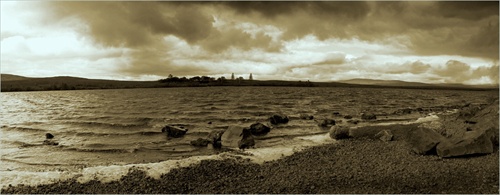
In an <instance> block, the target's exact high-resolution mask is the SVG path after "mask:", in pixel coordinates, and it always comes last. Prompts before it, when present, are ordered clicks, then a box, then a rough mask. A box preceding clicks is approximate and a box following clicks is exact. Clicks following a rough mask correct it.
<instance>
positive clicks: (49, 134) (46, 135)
mask: <svg viewBox="0 0 500 195" xmlns="http://www.w3.org/2000/svg"><path fill="white" fill-rule="evenodd" d="M52 138H54V135H52V134H51V133H46V134H45V139H52Z"/></svg>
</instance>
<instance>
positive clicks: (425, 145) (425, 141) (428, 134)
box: [408, 127, 445, 154]
mask: <svg viewBox="0 0 500 195" xmlns="http://www.w3.org/2000/svg"><path fill="white" fill-rule="evenodd" d="M442 141H445V138H444V137H443V136H442V135H441V134H439V133H437V132H435V131H433V130H432V129H428V128H422V127H420V128H417V129H416V130H414V131H412V132H411V133H410V136H409V140H408V143H409V144H410V146H411V147H412V150H413V151H414V152H415V153H417V154H433V153H435V152H436V146H437V145H438V144H439V143H440V142H442Z"/></svg>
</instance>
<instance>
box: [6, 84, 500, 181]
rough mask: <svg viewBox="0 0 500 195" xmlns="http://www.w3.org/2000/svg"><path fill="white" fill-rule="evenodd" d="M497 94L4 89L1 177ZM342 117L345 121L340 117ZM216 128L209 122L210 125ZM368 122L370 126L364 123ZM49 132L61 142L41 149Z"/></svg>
mask: <svg viewBox="0 0 500 195" xmlns="http://www.w3.org/2000/svg"><path fill="white" fill-rule="evenodd" d="M497 93H498V91H454V90H415V89H370V88H291V87H288V88H287V87H207V88H162V89H120V90H82V91H47V92H16V93H1V99H0V101H1V110H0V113H1V116H2V117H1V118H0V125H1V138H0V139H1V143H2V144H1V149H0V154H1V155H2V156H1V167H0V171H2V172H4V173H5V172H9V171H51V170H65V169H71V168H73V169H74V168H75V167H76V168H77V167H91V166H110V165H126V164H135V163H151V162H159V161H164V160H169V159H181V158H186V157H190V156H199V155H209V154H214V153H216V152H217V151H214V150H213V149H209V148H196V147H193V146H191V145H190V144H189V142H190V141H191V140H195V139H197V138H200V137H205V136H206V135H207V134H208V133H209V132H210V131H212V130H214V129H226V128H227V126H230V125H242V126H249V125H250V124H252V123H254V122H263V123H267V118H268V117H269V116H270V115H271V114H273V113H283V114H286V115H289V116H290V117H291V121H290V123H288V124H286V125H280V126H277V127H275V128H274V129H272V131H271V133H269V134H268V135H266V136H264V137H260V138H258V139H257V142H256V143H257V145H256V147H257V148H272V147H283V146H286V145H287V144H293V143H291V142H290V140H293V138H294V137H296V136H301V135H319V134H323V133H327V131H325V130H324V129H321V128H319V127H318V126H317V123H316V122H315V121H312V120H299V119H298V115H299V114H301V113H306V114H311V115H314V116H315V118H316V119H321V118H335V116H334V115H333V112H340V113H341V114H343V115H346V114H349V115H353V116H355V117H356V116H359V114H360V113H361V112H373V113H375V114H376V115H378V122H393V121H411V120H416V119H417V118H419V117H423V116H424V115H425V113H416V114H411V115H404V116H402V115H394V114H393V113H394V112H395V111H397V110H399V109H402V108H413V109H416V108H422V109H423V110H431V109H433V110H438V111H439V110H442V108H445V109H446V108H449V107H452V106H454V105H463V104H465V103H479V104H481V103H487V101H488V99H489V98H491V97H497V96H498V94H497ZM338 119H340V118H338ZM209 122H211V123H210V124H209ZM167 124H183V125H185V126H186V127H188V128H189V131H188V133H187V134H186V135H185V136H184V137H183V138H175V139H168V138H167V137H166V136H165V135H164V134H163V133H161V128H162V127H163V126H165V125H167ZM360 125H363V124H360ZM45 133H52V134H53V135H55V140H56V141H58V142H59V145H58V146H47V145H43V144H42V142H43V140H44V139H45Z"/></svg>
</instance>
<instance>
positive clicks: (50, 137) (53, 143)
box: [43, 133, 59, 146]
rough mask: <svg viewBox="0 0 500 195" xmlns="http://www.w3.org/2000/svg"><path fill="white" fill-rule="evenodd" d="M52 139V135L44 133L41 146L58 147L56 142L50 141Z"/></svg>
mask: <svg viewBox="0 0 500 195" xmlns="http://www.w3.org/2000/svg"><path fill="white" fill-rule="evenodd" d="M53 138H54V135H52V134H51V133H46V134H45V140H44V141H43V144H44V145H49V146H57V145H59V143H58V142H56V141H54V140H52V139H53Z"/></svg>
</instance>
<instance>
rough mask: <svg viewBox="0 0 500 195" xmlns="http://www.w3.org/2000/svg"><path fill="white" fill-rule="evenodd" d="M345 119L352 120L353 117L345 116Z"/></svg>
mask: <svg viewBox="0 0 500 195" xmlns="http://www.w3.org/2000/svg"><path fill="white" fill-rule="evenodd" d="M344 118H345V119H352V116H351V115H345V116H344Z"/></svg>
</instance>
